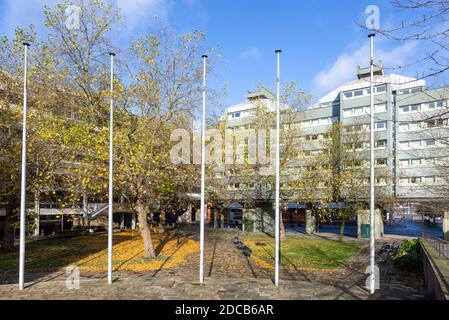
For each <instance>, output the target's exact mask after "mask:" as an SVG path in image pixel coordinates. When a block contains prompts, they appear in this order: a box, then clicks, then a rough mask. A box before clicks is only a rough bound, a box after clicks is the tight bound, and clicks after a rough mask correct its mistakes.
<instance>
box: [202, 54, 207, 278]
mask: <svg viewBox="0 0 449 320" xmlns="http://www.w3.org/2000/svg"><path fill="white" fill-rule="evenodd" d="M202 58H203V112H202V121H201V122H202V124H201V220H200V223H201V225H200V283H201V284H203V283H204V215H205V209H206V204H205V190H204V188H205V178H206V177H205V175H206V61H207V55H203V56H202Z"/></svg>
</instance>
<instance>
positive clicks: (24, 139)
mask: <svg viewBox="0 0 449 320" xmlns="http://www.w3.org/2000/svg"><path fill="white" fill-rule="evenodd" d="M29 46H30V44H29V43H27V42H24V43H23V48H24V66H23V126H22V177H21V185H20V249H19V250H20V253H19V289H20V290H23V288H24V282H25V219H26V165H27V164H26V162H27V160H26V159H27V155H26V153H27V64H28V60H27V58H28V47H29Z"/></svg>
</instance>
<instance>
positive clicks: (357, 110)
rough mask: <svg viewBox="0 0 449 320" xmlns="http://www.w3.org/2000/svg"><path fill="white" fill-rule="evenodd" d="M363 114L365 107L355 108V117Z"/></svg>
mask: <svg viewBox="0 0 449 320" xmlns="http://www.w3.org/2000/svg"><path fill="white" fill-rule="evenodd" d="M362 114H363V107H358V108H354V115H355V116H360V115H362Z"/></svg>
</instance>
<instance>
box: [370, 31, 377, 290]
mask: <svg viewBox="0 0 449 320" xmlns="http://www.w3.org/2000/svg"><path fill="white" fill-rule="evenodd" d="M374 36H375V34H370V35H369V38H370V41H371V54H370V72H371V75H370V84H371V91H370V101H371V107H370V293H371V294H374V293H375V291H376V278H375V277H376V266H375V257H376V256H375V255H376V239H375V234H374V231H375V228H374V226H375V216H374V210H375V207H374V186H375V176H374Z"/></svg>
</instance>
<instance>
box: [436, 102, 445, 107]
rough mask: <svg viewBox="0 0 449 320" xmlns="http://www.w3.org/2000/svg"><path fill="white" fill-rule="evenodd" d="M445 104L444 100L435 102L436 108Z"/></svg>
mask: <svg viewBox="0 0 449 320" xmlns="http://www.w3.org/2000/svg"><path fill="white" fill-rule="evenodd" d="M445 106H446V101H438V102H436V107H437V108H444V107H445Z"/></svg>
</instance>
